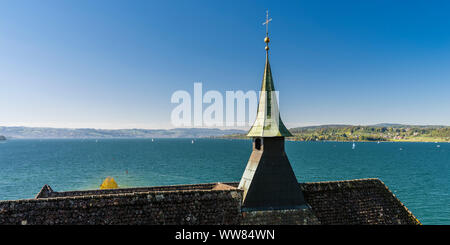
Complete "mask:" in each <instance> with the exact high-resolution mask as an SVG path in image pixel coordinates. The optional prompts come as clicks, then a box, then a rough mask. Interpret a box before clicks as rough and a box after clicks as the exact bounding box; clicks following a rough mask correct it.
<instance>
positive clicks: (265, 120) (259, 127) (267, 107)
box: [247, 36, 292, 137]
mask: <svg viewBox="0 0 450 245" xmlns="http://www.w3.org/2000/svg"><path fill="white" fill-rule="evenodd" d="M264 42H265V43H266V66H265V68H264V76H263V80H262V86H261V94H260V96H259V105H258V112H257V115H256V120H255V122H254V123H253V126H252V128H251V129H250V131H249V132H248V134H247V136H249V137H289V136H292V134H291V132H289V130H288V129H287V128H286V126H284V124H283V121H281V117H280V112H279V110H278V103H277V95H276V93H275V86H274V85H273V78H272V71H271V69H270V64H269V42H270V39H269V37H268V36H266V38H265V39H264Z"/></svg>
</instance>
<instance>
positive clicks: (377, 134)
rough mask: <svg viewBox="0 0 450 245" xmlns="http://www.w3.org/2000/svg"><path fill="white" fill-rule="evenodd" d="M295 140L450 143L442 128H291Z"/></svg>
mask: <svg viewBox="0 0 450 245" xmlns="http://www.w3.org/2000/svg"><path fill="white" fill-rule="evenodd" d="M290 131H291V132H292V133H293V134H294V135H295V139H296V140H302V141H303V140H305V141H319V140H332V141H450V127H444V126H408V125H404V126H400V125H395V126H392V127H389V126H387V127H386V126H350V125H341V126H337V125H328V126H315V127H301V128H293V129H290Z"/></svg>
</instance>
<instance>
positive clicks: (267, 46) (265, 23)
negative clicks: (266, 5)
mask: <svg viewBox="0 0 450 245" xmlns="http://www.w3.org/2000/svg"><path fill="white" fill-rule="evenodd" d="M271 21H272V18H270V19H269V10H267V11H266V21H264V23H263V25H266V38H264V42H265V43H266V51H269V42H270V39H269V22H271Z"/></svg>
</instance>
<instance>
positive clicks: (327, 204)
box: [300, 179, 420, 225]
mask: <svg viewBox="0 0 450 245" xmlns="http://www.w3.org/2000/svg"><path fill="white" fill-rule="evenodd" d="M300 186H301V187H302V190H303V194H304V195H305V199H306V202H307V203H308V204H309V205H310V206H311V207H312V209H313V212H314V213H315V215H316V216H317V218H318V219H319V220H320V222H321V224H346V225H353V224H411V225H417V224H420V222H419V221H418V220H417V219H416V217H415V216H414V215H413V214H412V213H411V212H410V211H409V210H408V209H407V208H406V207H405V206H404V205H403V204H402V203H401V202H400V200H399V199H397V197H396V196H395V195H394V194H393V193H392V192H391V191H390V190H389V189H388V188H387V186H386V185H385V184H384V183H383V182H382V181H381V180H379V179H357V180H345V181H330V182H316V183H302V184H300Z"/></svg>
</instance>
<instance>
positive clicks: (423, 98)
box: [0, 0, 450, 128]
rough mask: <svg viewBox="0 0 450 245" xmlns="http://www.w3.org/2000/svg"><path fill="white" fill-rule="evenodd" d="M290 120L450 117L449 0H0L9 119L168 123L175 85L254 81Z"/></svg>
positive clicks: (230, 85) (448, 121)
mask: <svg viewBox="0 0 450 245" xmlns="http://www.w3.org/2000/svg"><path fill="white" fill-rule="evenodd" d="M266 9H269V10H270V14H271V17H272V18H273V21H272V22H271V25H270V33H271V34H270V36H271V66H272V72H273V75H274V78H275V86H276V88H277V90H279V91H280V97H281V98H280V107H281V113H282V117H283V121H284V122H285V123H286V124H287V126H288V127H293V126H301V125H314V124H329V123H349V124H372V123H380V122H393V123H407V124H445V125H450V106H449V105H450V69H449V68H450V14H449V13H450V2H449V1H392V0H388V1H333V0H330V1H320V0H315V1H298V0H297V1H283V2H279V1H147V0H146V1H111V0H96V1H87V0H84V1H67V0H65V1H60V0H55V1H49V0H42V1H31V0H30V1H23V0H17V1H16V0H14V1H13V0H0V125H24V126H51V127H95V128H129V127H140V128H170V127H172V126H171V125H170V112H171V111H172V109H173V108H174V107H175V106H176V105H175V104H171V103H170V97H171V95H172V93H173V92H174V91H176V90H180V89H181V90H187V91H192V90H193V83H194V82H202V83H203V89H204V90H218V91H220V92H223V93H224V92H225V91H226V90H244V91H248V90H257V89H259V87H260V82H261V77H262V72H263V68H264V58H265V53H264V42H263V38H264V35H265V29H264V26H263V25H262V24H261V23H262V22H263V21H264V18H265V10H266Z"/></svg>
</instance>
